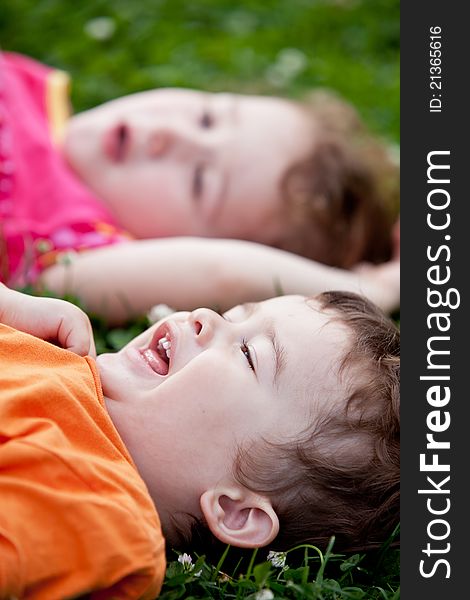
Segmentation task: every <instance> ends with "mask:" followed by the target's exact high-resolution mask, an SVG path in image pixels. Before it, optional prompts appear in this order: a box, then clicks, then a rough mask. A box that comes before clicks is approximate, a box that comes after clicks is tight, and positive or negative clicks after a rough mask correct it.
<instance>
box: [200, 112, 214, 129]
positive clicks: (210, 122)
mask: <svg viewBox="0 0 470 600" xmlns="http://www.w3.org/2000/svg"><path fill="white" fill-rule="evenodd" d="M199 125H200V126H201V127H202V128H203V129H210V128H211V127H213V126H214V117H213V116H212V114H211V113H210V112H209V111H208V110H204V111H203V113H202V115H201V117H200V119H199Z"/></svg>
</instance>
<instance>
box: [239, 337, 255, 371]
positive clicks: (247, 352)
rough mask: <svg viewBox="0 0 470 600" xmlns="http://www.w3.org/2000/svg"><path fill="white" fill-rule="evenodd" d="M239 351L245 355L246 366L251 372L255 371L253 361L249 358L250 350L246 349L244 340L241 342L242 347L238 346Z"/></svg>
mask: <svg viewBox="0 0 470 600" xmlns="http://www.w3.org/2000/svg"><path fill="white" fill-rule="evenodd" d="M240 350H241V351H242V352H243V354H244V355H245V358H246V360H247V361H248V364H249V365H250V369H251V370H252V371H254V370H255V367H254V365H253V360H252V358H251V353H250V348H249V347H248V345H247V343H246V340H242V345H241V346H240Z"/></svg>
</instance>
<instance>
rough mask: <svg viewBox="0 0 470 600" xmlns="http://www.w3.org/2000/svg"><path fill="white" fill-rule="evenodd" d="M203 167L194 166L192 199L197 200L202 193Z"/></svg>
mask: <svg viewBox="0 0 470 600" xmlns="http://www.w3.org/2000/svg"><path fill="white" fill-rule="evenodd" d="M204 168H205V167H204V165H196V168H195V169H194V175H193V197H194V198H196V199H199V198H200V197H201V196H202V193H203V191H204Z"/></svg>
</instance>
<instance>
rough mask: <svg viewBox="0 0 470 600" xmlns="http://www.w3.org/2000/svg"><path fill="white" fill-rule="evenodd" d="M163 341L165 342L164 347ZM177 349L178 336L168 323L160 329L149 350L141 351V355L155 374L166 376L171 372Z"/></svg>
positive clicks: (163, 324) (156, 332) (154, 336)
mask: <svg viewBox="0 0 470 600" xmlns="http://www.w3.org/2000/svg"><path fill="white" fill-rule="evenodd" d="M162 340H164V341H165V344H164V345H163V344H162ZM169 348H171V350H169ZM175 349H176V336H175V333H174V332H173V331H172V328H171V326H170V324H169V323H168V321H167V322H165V323H162V324H161V325H160V326H159V327H158V329H157V330H156V331H155V333H154V334H153V337H152V340H151V341H150V344H149V345H148V347H147V348H143V349H141V350H140V354H141V356H142V358H143V359H144V360H145V361H146V362H147V364H148V365H149V367H150V368H151V369H152V370H153V371H155V373H158V375H162V376H166V375H168V374H169V372H170V370H171V366H172V362H173V359H174V352H175Z"/></svg>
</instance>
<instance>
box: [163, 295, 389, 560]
mask: <svg viewBox="0 0 470 600" xmlns="http://www.w3.org/2000/svg"><path fill="white" fill-rule="evenodd" d="M312 300H314V302H315V307H318V305H320V308H321V309H322V310H324V311H328V312H329V314H331V315H332V318H333V319H334V320H336V321H338V322H339V323H343V324H344V325H345V326H346V328H347V329H348V330H349V332H350V334H351V335H350V344H349V349H347V350H346V352H345V354H344V357H343V359H342V363H341V365H340V373H341V374H342V375H344V377H345V378H346V380H347V381H348V383H349V393H348V395H347V397H345V398H344V403H343V405H344V409H343V410H342V411H339V412H338V411H336V412H330V413H325V414H323V415H321V416H320V418H319V419H318V420H316V422H315V423H311V424H308V425H307V427H306V428H305V430H304V431H303V432H302V433H301V434H300V435H299V436H298V439H297V440H295V441H294V442H293V441H287V442H285V443H278V442H272V441H270V440H266V439H264V440H261V441H259V440H258V441H255V442H253V443H252V444H250V445H249V446H247V447H241V448H239V451H238V455H237V456H236V457H235V460H234V465H233V474H234V477H235V479H236V480H237V481H238V482H239V483H240V484H242V485H243V486H245V487H247V488H248V489H250V490H252V491H254V492H256V493H259V494H263V495H265V496H267V497H269V498H270V499H271V502H272V506H273V508H274V510H275V511H276V514H277V516H278V518H279V525H280V529H279V534H278V536H277V537H276V539H275V540H274V542H273V543H272V544H270V548H271V549H277V550H283V551H285V550H288V549H289V548H291V547H293V546H294V545H296V544H301V543H314V544H315V545H323V546H325V547H326V545H327V543H328V541H329V539H330V537H331V536H332V535H334V536H335V538H336V541H335V549H338V550H342V551H356V550H359V549H366V548H374V547H378V546H380V545H381V544H382V543H384V542H385V541H386V540H387V538H388V537H389V536H390V534H391V533H392V532H393V530H394V528H395V527H396V525H397V524H398V521H399V508H400V334H399V330H398V328H397V326H396V325H395V323H394V322H393V321H392V320H390V319H389V318H388V317H386V316H385V315H384V314H383V313H382V312H381V311H380V310H379V309H378V308H377V307H376V306H375V305H374V304H372V303H371V302H369V301H368V300H366V299H365V298H363V297H361V296H359V295H357V294H353V293H346V292H326V293H323V294H320V295H319V296H316V297H315V298H314V299H312ZM334 406H337V403H334ZM180 516H181V515H180ZM183 520H184V521H185V526H184V527H183V526H182V523H181V522H180V523H177V520H176V518H174V519H173V525H174V527H175V532H176V533H177V537H178V538H179V543H178V544H177V545H178V546H181V547H186V548H188V547H189V548H191V550H192V551H194V550H196V551H200V552H202V553H205V554H206V555H208V556H216V555H217V554H220V552H221V548H222V547H223V546H222V545H221V542H219V541H218V540H216V539H215V537H214V536H213V535H212V534H211V532H210V530H209V528H208V527H207V525H206V523H205V522H204V520H203V519H201V520H199V519H196V518H194V517H191V516H190V515H184V519H183Z"/></svg>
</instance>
